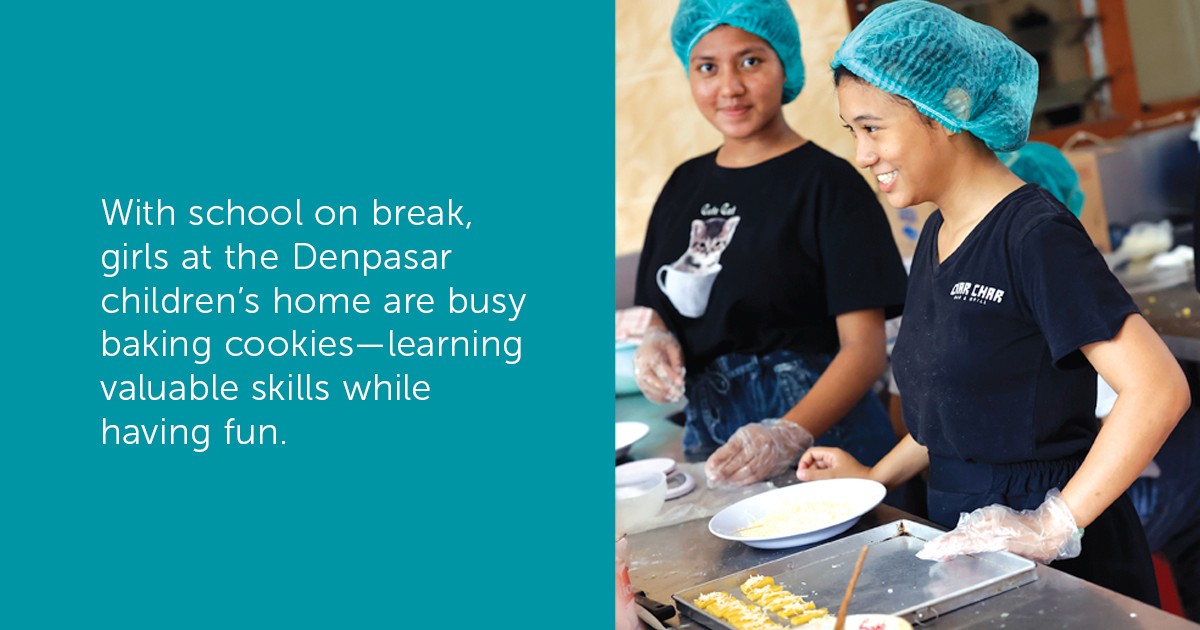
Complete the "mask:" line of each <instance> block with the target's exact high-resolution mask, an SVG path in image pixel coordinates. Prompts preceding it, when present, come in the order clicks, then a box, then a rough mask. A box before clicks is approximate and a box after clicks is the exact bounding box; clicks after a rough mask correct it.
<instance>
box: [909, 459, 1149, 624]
mask: <svg viewBox="0 0 1200 630" xmlns="http://www.w3.org/2000/svg"><path fill="white" fill-rule="evenodd" d="M1082 462H1083V457H1082V455H1081V456H1078V457H1072V458H1066V459H1060V460H1054V461H1033V462H1021V463H1016V464H980V463H973V462H966V461H963V460H960V459H953V458H944V457H937V456H934V455H930V457H929V519H930V520H932V521H933V522H935V523H938V524H939V525H942V526H943V527H946V528H953V527H954V526H955V525H957V524H958V517H959V514H961V513H964V512H971V511H973V510H977V509H979V508H981V507H986V506H988V505H995V504H1000V505H1006V506H1008V507H1010V508H1013V509H1014V510H1032V509H1036V508H1037V507H1038V506H1040V505H1041V504H1042V502H1043V501H1045V499H1046V493H1047V492H1048V491H1049V490H1050V489H1051V488H1058V489H1060V490H1061V489H1062V487H1063V486H1065V485H1066V484H1067V481H1068V480H1070V478H1071V475H1073V474H1075V471H1076V470H1078V469H1079V465H1080V464H1081V463H1082ZM1051 566H1053V567H1054V568H1055V569H1058V570H1060V571H1064V572H1066V573H1070V574H1071V575H1074V576H1075V577H1078V578H1080V579H1084V580H1088V581H1089V582H1092V583H1094V584H1099V585H1100V586H1103V587H1105V588H1109V589H1112V590H1114V591H1116V592H1118V593H1121V594H1124V595H1128V596H1129V597H1133V598H1134V599H1138V600H1141V601H1143V602H1145V603H1147V604H1150V605H1151V606H1158V605H1159V601H1158V590H1157V588H1156V584H1157V582H1156V580H1155V577H1154V565H1153V564H1152V563H1151V561H1150V549H1149V547H1148V546H1147V545H1146V540H1145V537H1144V534H1143V532H1142V527H1141V524H1140V523H1139V522H1138V515H1137V512H1136V511H1134V509H1133V504H1132V503H1131V502H1130V500H1129V497H1128V496H1126V495H1121V497H1120V498H1118V499H1117V500H1116V501H1115V502H1114V503H1113V504H1112V505H1111V506H1109V508H1108V509H1107V510H1105V511H1104V512H1103V513H1102V514H1101V515H1100V516H1099V517H1098V518H1097V519H1096V520H1095V521H1093V522H1092V524H1091V525H1088V527H1087V528H1086V529H1085V530H1084V534H1083V551H1082V553H1080V555H1079V557H1077V558H1072V559H1070V560H1057V561H1055V562H1054V563H1052V564H1051Z"/></svg>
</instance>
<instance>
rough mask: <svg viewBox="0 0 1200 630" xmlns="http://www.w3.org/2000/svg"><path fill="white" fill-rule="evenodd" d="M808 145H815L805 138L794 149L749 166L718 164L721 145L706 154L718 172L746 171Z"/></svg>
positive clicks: (797, 151)
mask: <svg viewBox="0 0 1200 630" xmlns="http://www.w3.org/2000/svg"><path fill="white" fill-rule="evenodd" d="M810 146H816V143H814V142H813V141H812V140H806V141H805V142H804V144H802V145H800V146H798V147H796V148H794V149H791V150H788V151H784V152H783V153H780V154H779V155H776V156H775V157H770V158H767V159H765V160H763V161H761V162H759V163H757V164H751V165H749V166H721V165H720V164H717V153H718V152H720V150H721V147H717V148H716V149H715V150H714V151H713V152H712V153H709V154H708V158H709V160H708V161H709V164H710V165H711V166H712V167H713V169H715V170H716V171H717V172H720V173H746V172H750V171H753V170H755V169H758V168H762V167H765V166H768V165H771V164H775V163H779V162H781V161H783V160H785V159H788V158H790V157H792V156H795V155H797V154H799V153H800V152H802V151H805V150H807V149H808V147H810Z"/></svg>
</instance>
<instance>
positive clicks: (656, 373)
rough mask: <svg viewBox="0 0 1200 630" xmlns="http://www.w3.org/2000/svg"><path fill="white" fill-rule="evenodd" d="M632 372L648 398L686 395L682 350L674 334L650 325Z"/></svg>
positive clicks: (670, 399)
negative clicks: (684, 392)
mask: <svg viewBox="0 0 1200 630" xmlns="http://www.w3.org/2000/svg"><path fill="white" fill-rule="evenodd" d="M633 376H634V379H635V380H636V381H637V384H638V388H639V389H641V390H642V393H643V394H645V396H646V398H648V399H650V400H652V401H654V402H656V403H665V402H671V403H673V402H677V401H679V400H680V399H681V398H683V390H684V384H683V376H684V369H683V350H682V349H681V348H680V347H679V341H678V340H676V339H675V335H672V334H671V333H670V332H668V331H666V330H663V329H661V328H651V329H649V330H648V331H647V332H646V334H645V336H644V337H642V343H641V344H640V345H639V346H638V349H637V351H636V352H634V354H633Z"/></svg>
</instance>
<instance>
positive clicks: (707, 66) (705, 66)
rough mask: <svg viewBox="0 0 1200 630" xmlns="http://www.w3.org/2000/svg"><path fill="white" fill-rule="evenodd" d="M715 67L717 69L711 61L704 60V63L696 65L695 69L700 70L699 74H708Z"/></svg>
mask: <svg viewBox="0 0 1200 630" xmlns="http://www.w3.org/2000/svg"><path fill="white" fill-rule="evenodd" d="M716 69H717V66H715V65H713V64H711V63H708V62H704V63H701V64H699V65H697V66H696V71H697V72H700V73H701V74H710V73H712V71H714V70H716Z"/></svg>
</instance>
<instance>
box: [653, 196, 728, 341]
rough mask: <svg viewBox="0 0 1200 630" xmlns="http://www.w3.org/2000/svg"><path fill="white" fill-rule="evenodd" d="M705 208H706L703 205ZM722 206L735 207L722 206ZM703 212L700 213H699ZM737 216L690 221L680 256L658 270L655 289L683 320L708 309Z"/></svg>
mask: <svg viewBox="0 0 1200 630" xmlns="http://www.w3.org/2000/svg"><path fill="white" fill-rule="evenodd" d="M704 207H705V208H709V207H710V206H709V205H708V204H705V206H704ZM723 207H726V208H732V211H733V212H736V210H737V209H736V206H733V207H731V206H729V204H725V205H724V206H723ZM702 213H703V210H702ZM740 221H741V218H740V217H736V216H729V217H721V218H718V217H713V218H709V219H696V220H694V221H692V225H691V234H690V236H689V238H688V246H687V249H686V250H685V251H684V252H683V256H680V257H679V260H676V261H675V262H674V263H672V264H669V265H663V266H662V267H659V269H658V273H657V274H656V278H657V280H658V288H659V289H661V290H662V292H663V294H665V295H666V296H667V298H668V299H669V300H671V304H672V305H673V306H674V307H675V310H677V311H679V314H680V315H683V316H684V317H700V316H702V315H704V311H705V310H707V309H708V296H709V294H710V293H711V292H712V286H713V282H715V281H716V279H717V274H719V273H720V272H721V254H722V253H723V252H724V251H725V248H727V247H728V246H729V242H730V241H731V240H733V233H734V230H736V229H737V226H738V223H739V222H740Z"/></svg>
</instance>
